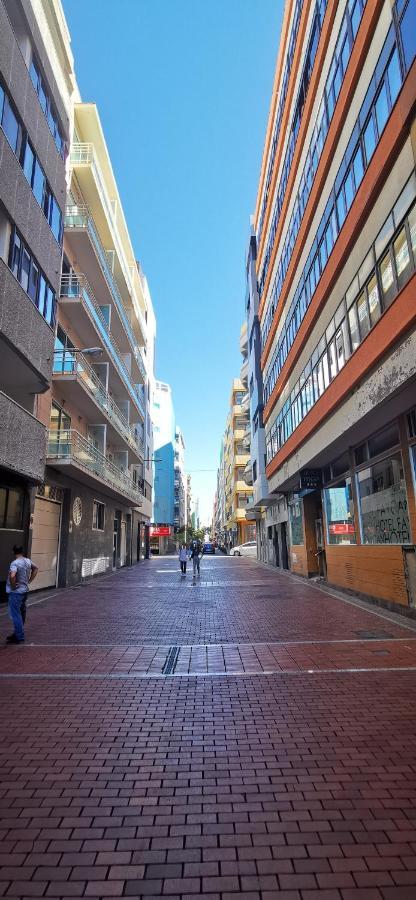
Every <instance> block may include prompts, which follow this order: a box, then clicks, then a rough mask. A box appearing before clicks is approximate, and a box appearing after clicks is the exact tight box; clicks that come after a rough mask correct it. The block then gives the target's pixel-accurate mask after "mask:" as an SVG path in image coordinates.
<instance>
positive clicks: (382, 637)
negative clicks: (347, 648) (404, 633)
mask: <svg viewBox="0 0 416 900" xmlns="http://www.w3.org/2000/svg"><path fill="white" fill-rule="evenodd" d="M355 634H356V635H357V637H359V638H362V639H363V640H364V641H386V640H392V639H394V634H390V633H389V632H388V631H382V630H380V631H365V630H364V631H362V630H361V631H356V632H355Z"/></svg>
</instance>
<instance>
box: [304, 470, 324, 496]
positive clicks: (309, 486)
mask: <svg viewBox="0 0 416 900" xmlns="http://www.w3.org/2000/svg"><path fill="white" fill-rule="evenodd" d="M299 476H300V489H301V491H304V490H309V491H316V490H317V489H318V488H321V487H322V473H321V470H320V469H301V470H300V472H299Z"/></svg>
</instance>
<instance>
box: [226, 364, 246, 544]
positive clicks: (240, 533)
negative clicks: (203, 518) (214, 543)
mask: <svg viewBox="0 0 416 900" xmlns="http://www.w3.org/2000/svg"><path fill="white" fill-rule="evenodd" d="M244 377H245V380H243V379H244ZM246 379H247V375H246V372H245V370H244V364H243V368H242V372H241V377H240V378H234V380H233V383H232V388H231V395H230V409H229V413H228V417H227V425H226V429H225V434H224V452H223V465H224V505H223V509H224V531H225V544H226V547H227V549H231V548H232V547H235V546H236V545H239V544H243V543H244V542H245V541H248V540H252V533H253V524H252V523H250V522H248V521H247V519H246V507H247V505H248V504H249V503H250V499H251V497H252V494H253V488H252V486H251V485H249V484H247V482H246V481H245V478H244V470H245V468H246V466H247V464H248V463H249V460H250V452H249V448H248V447H247V433H248V431H247V429H248V426H249V424H250V422H249V416H248V404H247V380H246Z"/></svg>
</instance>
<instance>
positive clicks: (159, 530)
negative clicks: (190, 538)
mask: <svg viewBox="0 0 416 900" xmlns="http://www.w3.org/2000/svg"><path fill="white" fill-rule="evenodd" d="M171 533H172V529H171V527H170V525H151V526H150V537H169V536H170V535H171Z"/></svg>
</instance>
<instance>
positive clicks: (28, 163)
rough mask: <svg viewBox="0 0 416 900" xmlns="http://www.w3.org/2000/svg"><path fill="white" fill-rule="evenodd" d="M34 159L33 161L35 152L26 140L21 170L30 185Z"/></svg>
mask: <svg viewBox="0 0 416 900" xmlns="http://www.w3.org/2000/svg"><path fill="white" fill-rule="evenodd" d="M34 161H35V154H34V153H33V150H32V148H31V146H30V143H29V141H28V140H26V146H25V155H24V160H23V171H24V173H25V175H26V178H27V180H28V182H29V184H30V186H32V178H33V163H34Z"/></svg>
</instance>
